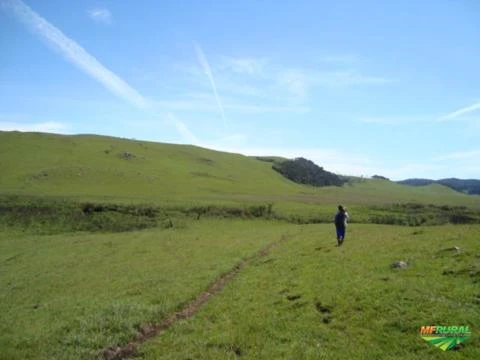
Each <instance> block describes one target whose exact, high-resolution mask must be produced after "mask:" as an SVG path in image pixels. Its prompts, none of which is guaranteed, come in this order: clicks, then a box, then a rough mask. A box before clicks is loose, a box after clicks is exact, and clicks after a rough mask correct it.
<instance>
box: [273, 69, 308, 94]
mask: <svg viewBox="0 0 480 360" xmlns="http://www.w3.org/2000/svg"><path fill="white" fill-rule="evenodd" d="M309 80H310V78H309V77H308V76H307V75H306V74H305V73H304V72H303V71H302V70H296V69H288V70H284V71H281V72H280V73H279V74H278V75H277V81H278V82H279V83H280V85H281V86H285V87H286V88H287V89H288V91H289V92H290V93H291V94H292V95H293V96H295V97H297V98H304V97H305V96H307V93H308V87H309Z"/></svg>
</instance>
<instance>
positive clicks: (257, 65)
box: [220, 56, 268, 75]
mask: <svg viewBox="0 0 480 360" xmlns="http://www.w3.org/2000/svg"><path fill="white" fill-rule="evenodd" d="M267 65H268V59H267V58H253V57H244V58H234V57H228V56H223V57H222V61H221V63H220V68H222V69H230V70H232V71H233V72H235V73H238V74H249V75H263V74H264V72H265V71H266V67H267Z"/></svg>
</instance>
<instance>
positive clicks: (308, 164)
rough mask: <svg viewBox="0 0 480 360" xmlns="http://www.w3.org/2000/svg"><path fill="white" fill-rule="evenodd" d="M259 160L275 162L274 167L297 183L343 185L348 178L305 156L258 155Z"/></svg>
mask: <svg viewBox="0 0 480 360" xmlns="http://www.w3.org/2000/svg"><path fill="white" fill-rule="evenodd" d="M257 159H258V160H261V161H266V162H271V163H273V165H272V169H273V170H275V171H277V172H279V173H280V174H282V175H283V176H284V177H286V178H287V179H289V180H291V181H293V182H296V183H297V184H304V185H312V186H342V185H343V184H344V183H345V182H346V180H345V179H343V178H341V177H340V176H338V175H336V174H334V173H332V172H329V171H326V170H325V169H324V168H323V167H320V166H318V165H316V164H315V163H314V162H313V161H311V160H307V159H305V158H302V157H300V158H296V159H290V160H287V159H281V158H275V157H257Z"/></svg>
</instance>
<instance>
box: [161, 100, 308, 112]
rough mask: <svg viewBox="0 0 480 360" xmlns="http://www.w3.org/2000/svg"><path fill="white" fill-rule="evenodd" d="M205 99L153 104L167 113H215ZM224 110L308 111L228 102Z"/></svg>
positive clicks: (304, 107)
mask: <svg viewBox="0 0 480 360" xmlns="http://www.w3.org/2000/svg"><path fill="white" fill-rule="evenodd" d="M202 97H203V96H202ZM205 100H208V96H207V97H203V100H202V98H200V97H198V98H192V99H182V100H169V101H167V100H161V101H157V102H155V104H156V105H157V106H158V107H160V108H162V109H164V110H168V111H196V112H215V111H217V110H218V108H217V107H216V106H215V105H214V104H212V103H211V102H209V101H205ZM224 107H225V109H231V110H234V111H237V112H239V113H242V114H265V113H293V114H305V113H308V112H309V111H310V108H309V107H308V106H301V105H253V104H249V103H246V102H245V103H243V102H235V101H233V100H232V101H228V102H226V103H225V104H224Z"/></svg>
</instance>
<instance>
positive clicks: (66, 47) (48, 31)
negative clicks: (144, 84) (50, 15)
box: [0, 0, 148, 109]
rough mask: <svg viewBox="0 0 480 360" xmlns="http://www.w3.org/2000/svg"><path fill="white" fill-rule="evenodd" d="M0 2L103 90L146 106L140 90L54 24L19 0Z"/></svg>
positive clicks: (137, 104)
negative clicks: (131, 85) (99, 84)
mask: <svg viewBox="0 0 480 360" xmlns="http://www.w3.org/2000/svg"><path fill="white" fill-rule="evenodd" d="M0 5H1V7H2V8H3V9H4V10H6V11H9V12H11V13H13V15H15V17H16V18H17V19H18V20H20V21H22V22H23V23H25V24H26V25H27V26H28V27H29V28H30V29H31V30H32V31H33V32H34V33H36V34H39V35H41V36H42V37H43V38H45V39H46V40H47V42H48V43H49V44H50V45H52V46H53V48H54V49H56V50H58V51H59V52H60V53H61V55H62V56H63V57H65V59H67V60H68V61H70V62H71V63H73V64H74V65H75V66H77V67H78V68H79V69H81V70H82V71H84V72H85V73H86V74H87V75H89V76H91V77H92V78H93V79H95V80H97V81H98V82H100V83H101V84H102V85H103V86H104V87H105V88H106V89H107V90H109V91H111V92H112V93H114V94H115V95H117V96H118V97H120V98H122V99H124V100H127V101H128V102H130V103H132V104H133V105H135V106H137V107H139V108H141V109H145V108H147V106H148V102H147V100H146V99H145V98H144V97H143V96H142V95H141V94H139V93H138V92H137V91H136V90H135V89H133V88H132V87H130V85H128V84H127V83H126V82H125V81H123V80H122V79H121V78H120V77H119V76H117V75H116V74H115V73H114V72H112V71H110V70H109V69H107V68H106V67H105V66H103V65H102V64H101V63H100V62H99V61H98V60H97V59H95V58H94V57H93V56H92V55H90V54H89V53H88V52H87V51H86V50H85V49H84V48H82V47H81V46H80V45H79V44H77V43H76V42H75V41H74V40H72V39H70V38H69V37H67V36H66V35H65V34H64V33H62V32H61V31H60V30H59V29H58V28H56V27H55V26H53V25H52V24H50V23H49V22H48V21H47V20H45V19H44V18H42V17H41V16H40V15H38V14H37V13H36V12H35V11H33V10H32V9H31V8H30V7H29V6H28V5H26V4H25V3H24V2H23V1H21V0H5V1H1V2H0Z"/></svg>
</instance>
